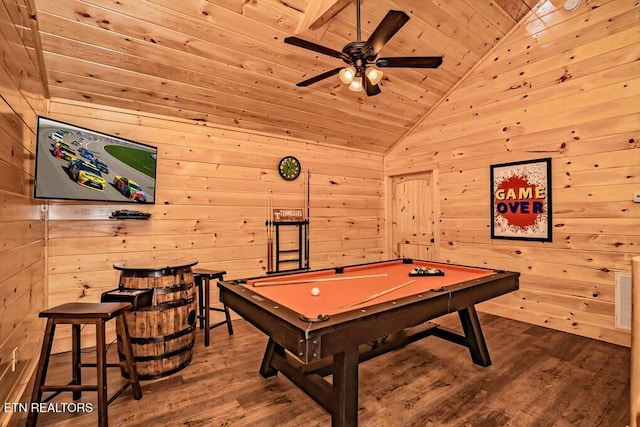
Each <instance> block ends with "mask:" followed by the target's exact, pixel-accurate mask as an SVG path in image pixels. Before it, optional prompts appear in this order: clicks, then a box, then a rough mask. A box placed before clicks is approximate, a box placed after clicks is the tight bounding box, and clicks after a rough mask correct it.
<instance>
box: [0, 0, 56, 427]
mask: <svg viewBox="0 0 640 427" xmlns="http://www.w3.org/2000/svg"><path fill="white" fill-rule="evenodd" d="M28 17H29V13H28V9H27V4H26V3H25V2H24V1H22V0H14V1H5V2H3V4H2V5H1V6H0V51H2V60H1V61H0V87H1V88H2V89H0V402H18V401H19V396H20V393H21V392H22V388H23V387H24V385H25V384H26V382H27V381H28V380H29V377H30V374H31V371H32V368H33V366H34V362H33V361H34V358H35V357H37V356H38V354H39V350H40V349H39V343H40V341H39V340H40V339H41V336H42V335H41V334H42V332H41V330H42V326H44V325H43V323H42V322H41V321H39V320H37V313H38V312H39V311H40V310H41V308H42V306H43V302H44V295H45V225H44V221H43V219H42V214H41V210H40V205H41V203H38V202H37V201H34V200H33V199H32V197H31V193H32V182H33V172H34V163H33V159H34V150H35V132H36V117H37V114H38V113H43V112H44V111H46V108H47V106H46V103H45V102H44V95H43V88H42V84H41V83H40V73H39V71H38V67H37V65H36V64H37V61H35V58H34V57H33V56H32V55H33V51H32V50H30V49H29V48H28V46H29V41H28V40H29V39H30V38H31V29H30V28H31V27H30V23H29V19H28ZM14 352H15V355H16V361H17V363H16V366H15V369H13V367H12V356H13V354H14ZM7 420H8V415H7V413H5V412H4V411H2V412H0V425H3V424H5V423H6V422H7Z"/></svg>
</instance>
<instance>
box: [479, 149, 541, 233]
mask: <svg viewBox="0 0 640 427" xmlns="http://www.w3.org/2000/svg"><path fill="white" fill-rule="evenodd" d="M490 182H491V238H492V239H514V240H533V241H539V242H551V238H552V222H551V213H552V211H551V159H550V158H545V159H537V160H525V161H521V162H513V163H503V164H499V165H491V178H490Z"/></svg>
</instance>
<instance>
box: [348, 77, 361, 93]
mask: <svg viewBox="0 0 640 427" xmlns="http://www.w3.org/2000/svg"><path fill="white" fill-rule="evenodd" d="M349 90H352V91H354V92H362V79H354V80H353V81H352V82H351V84H350V85H349Z"/></svg>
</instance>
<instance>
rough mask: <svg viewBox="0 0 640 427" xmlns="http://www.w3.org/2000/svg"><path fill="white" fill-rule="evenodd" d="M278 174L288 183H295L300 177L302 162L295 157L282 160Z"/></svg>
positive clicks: (286, 157)
mask: <svg viewBox="0 0 640 427" xmlns="http://www.w3.org/2000/svg"><path fill="white" fill-rule="evenodd" d="M278 172H279V173H280V176H281V177H282V178H284V179H286V180H287V181H293V180H294V179H296V178H297V177H298V176H300V160H298V159H296V158H295V157H293V156H285V157H283V158H282V159H280V164H279V165H278Z"/></svg>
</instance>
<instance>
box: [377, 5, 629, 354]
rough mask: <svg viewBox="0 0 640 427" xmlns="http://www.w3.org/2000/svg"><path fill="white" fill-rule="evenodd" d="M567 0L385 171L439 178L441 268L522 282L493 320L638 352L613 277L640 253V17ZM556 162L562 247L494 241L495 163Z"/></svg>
mask: <svg viewBox="0 0 640 427" xmlns="http://www.w3.org/2000/svg"><path fill="white" fill-rule="evenodd" d="M561 3H563V2H554V4H557V7H556V6H553V5H552V3H551V2H544V3H542V4H541V6H540V7H539V8H538V9H537V10H536V12H535V13H530V14H529V15H528V16H527V17H526V18H524V20H523V22H521V24H520V25H519V26H517V27H516V28H515V29H514V30H513V32H512V33H511V34H509V35H508V36H507V37H506V38H505V39H504V40H503V41H501V42H500V43H499V44H498V45H497V47H496V48H495V49H494V50H493V51H492V52H491V53H490V54H489V55H488V56H487V57H486V58H484V59H483V61H481V62H480V63H479V65H478V66H477V67H476V68H475V69H474V70H472V72H471V73H470V74H469V75H468V76H467V77H466V78H464V79H463V80H462V82H461V84H460V85H459V86H458V87H457V88H455V89H454V90H453V91H452V92H451V93H450V94H449V95H448V96H447V97H446V99H445V100H444V101H443V102H442V103H441V104H440V105H438V106H437V107H436V108H435V109H433V110H432V112H431V113H430V114H428V115H427V116H426V118H425V119H424V120H423V121H422V123H420V124H419V125H418V126H416V127H415V128H414V129H413V131H412V132H410V133H409V134H408V135H407V136H406V137H405V138H404V139H403V140H402V141H401V143H399V144H398V145H396V147H395V148H394V149H393V150H392V151H391V152H390V153H389V154H388V155H387V157H386V161H385V167H386V170H387V174H388V175H396V174H401V173H407V172H418V171H421V170H423V169H424V166H422V165H424V164H433V165H435V167H436V168H437V169H438V170H439V177H440V178H439V185H440V188H439V190H440V191H439V194H440V197H439V205H440V210H439V220H440V230H441V235H440V238H439V239H438V242H437V243H438V244H439V253H440V257H441V259H442V260H444V261H450V262H454V263H462V264H471V265H478V264H480V265H488V266H491V267H495V268H503V269H509V270H515V271H520V272H521V273H522V281H521V290H520V291H519V292H517V293H512V294H510V295H508V296H505V297H503V298H500V299H499V300H495V301H493V302H490V303H487V304H484V305H483V306H482V309H483V310H484V311H487V312H490V313H493V314H497V315H500V316H505V317H509V318H513V319H518V320H522V321H525V322H529V323H533V324H537V325H542V326H547V327H551V328H554V329H558V330H562V331H567V332H572V333H575V334H579V335H583V336H587V337H592V338H597V339H601V340H605V341H609V342H612V343H618V344H622V345H627V346H628V345H630V336H629V333H627V332H625V331H621V330H618V329H616V328H615V322H614V273H615V272H616V271H622V272H629V271H630V261H631V257H632V256H633V255H634V254H638V251H639V246H640V227H638V224H639V221H640V205H639V204H634V203H632V197H633V193H634V192H637V191H640V150H638V147H639V146H640V142H639V138H640V135H639V134H640V114H639V113H640V79H639V78H638V76H640V63H639V61H638V51H639V49H640V27H639V26H638V22H639V18H640V9H638V5H637V2H636V1H634V0H613V1H612V0H609V1H606V0H603V1H599V2H593V1H586V2H583V4H582V6H580V7H579V8H578V9H577V10H576V11H575V12H573V13H570V12H566V11H565V10H564V9H562V5H561ZM558 7H559V8H558ZM445 61H446V58H445ZM549 156H550V157H552V159H553V160H552V162H553V177H552V178H553V216H554V217H553V242H552V243H540V242H536V243H532V242H520V241H504V240H494V241H492V240H491V239H490V194H489V193H490V191H489V165H491V164H497V163H504V162H511V161H518V160H525V159H535V158H542V157H549Z"/></svg>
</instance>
